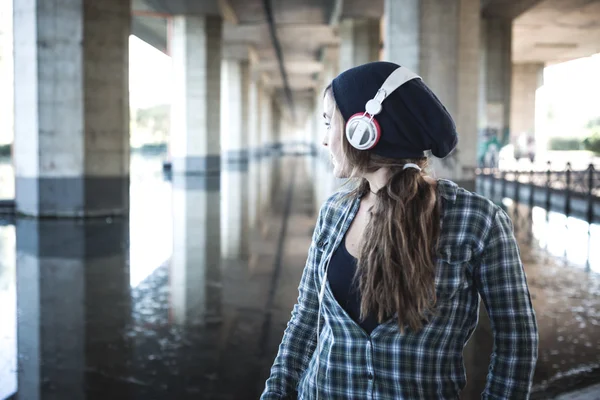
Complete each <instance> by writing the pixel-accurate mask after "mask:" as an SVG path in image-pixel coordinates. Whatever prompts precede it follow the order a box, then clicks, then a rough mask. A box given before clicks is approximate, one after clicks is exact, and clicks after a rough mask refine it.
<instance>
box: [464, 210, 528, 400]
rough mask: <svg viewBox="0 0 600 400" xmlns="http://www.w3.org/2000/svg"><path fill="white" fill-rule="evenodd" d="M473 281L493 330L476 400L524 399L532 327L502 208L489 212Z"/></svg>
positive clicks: (523, 278) (514, 246)
mask: <svg viewBox="0 0 600 400" xmlns="http://www.w3.org/2000/svg"><path fill="white" fill-rule="evenodd" d="M475 282H476V284H477V288H478V291H479V294H480V295H481V297H482V299H483V302H484V304H485V307H486V309H487V312H488V315H489V317H490V322H491V327H492V331H493V334H494V348H493V352H492V356H491V363H490V368H489V373H488V376H487V384H486V387H485V391H484V392H483V394H482V399H490V400H491V399H515V400H516V399H528V398H529V392H530V389H531V383H532V379H533V372H534V370H535V364H536V361H537V355H538V329H537V322H536V318H535V312H534V310H533V306H532V304H531V297H530V294H529V288H528V286H527V280H526V276H525V271H524V269H523V264H522V262H521V257H520V254H519V248H518V245H517V241H516V239H515V237H514V233H513V225H512V221H511V220H510V218H509V217H508V215H507V214H506V213H505V212H504V211H503V210H502V209H497V211H496V214H495V216H494V219H493V222H492V228H491V230H490V231H489V234H488V236H487V240H486V243H485V247H484V250H483V254H482V260H481V264H480V265H479V268H478V269H477V270H476V271H475Z"/></svg>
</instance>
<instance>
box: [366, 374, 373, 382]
mask: <svg viewBox="0 0 600 400" xmlns="http://www.w3.org/2000/svg"><path fill="white" fill-rule="evenodd" d="M367 378H369V380H370V381H372V380H373V374H371V373H369V375H368V376H367Z"/></svg>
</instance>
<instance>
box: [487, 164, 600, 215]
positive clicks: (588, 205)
mask: <svg viewBox="0 0 600 400" xmlns="http://www.w3.org/2000/svg"><path fill="white" fill-rule="evenodd" d="M476 174H477V178H478V180H479V181H480V182H479V183H478V187H479V190H480V191H481V192H483V194H484V195H486V196H487V197H489V198H491V199H492V200H494V199H496V198H498V197H499V198H500V199H502V198H505V197H508V198H511V199H512V200H513V201H515V202H516V203H518V204H527V205H529V206H530V207H533V206H541V207H544V208H545V209H546V210H552V211H558V212H562V213H564V214H565V215H567V216H570V215H574V216H578V217H580V218H584V219H586V220H587V222H589V223H592V222H593V221H594V220H595V219H597V218H596V217H597V214H599V213H600V171H599V168H598V167H596V166H595V165H594V164H592V163H591V164H589V165H588V167H587V168H586V169H585V170H573V169H572V168H571V163H567V165H566V168H565V169H564V170H562V171H556V170H552V169H551V164H550V162H548V169H546V170H540V171H534V170H530V171H518V170H513V171H500V170H497V169H489V168H484V169H478V170H477V171H476Z"/></svg>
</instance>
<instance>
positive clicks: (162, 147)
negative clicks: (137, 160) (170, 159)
mask: <svg viewBox="0 0 600 400" xmlns="http://www.w3.org/2000/svg"><path fill="white" fill-rule="evenodd" d="M131 150H132V151H134V152H136V153H142V154H164V153H166V152H167V144H166V143H147V144H145V145H143V146H142V147H139V148H132V149H131Z"/></svg>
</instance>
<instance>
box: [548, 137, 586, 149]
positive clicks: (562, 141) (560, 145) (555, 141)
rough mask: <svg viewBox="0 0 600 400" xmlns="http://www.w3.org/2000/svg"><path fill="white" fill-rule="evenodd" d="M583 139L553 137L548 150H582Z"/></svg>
mask: <svg viewBox="0 0 600 400" xmlns="http://www.w3.org/2000/svg"><path fill="white" fill-rule="evenodd" d="M582 148H583V144H582V140H581V138H577V137H574V138H572V137H553V138H551V139H550V140H549V141H548V150H582Z"/></svg>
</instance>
